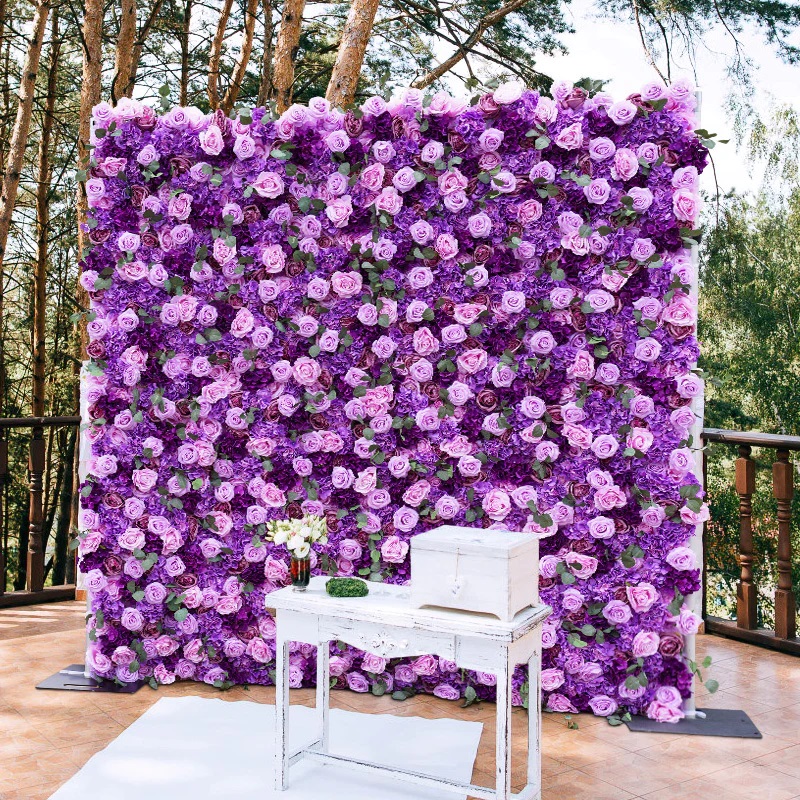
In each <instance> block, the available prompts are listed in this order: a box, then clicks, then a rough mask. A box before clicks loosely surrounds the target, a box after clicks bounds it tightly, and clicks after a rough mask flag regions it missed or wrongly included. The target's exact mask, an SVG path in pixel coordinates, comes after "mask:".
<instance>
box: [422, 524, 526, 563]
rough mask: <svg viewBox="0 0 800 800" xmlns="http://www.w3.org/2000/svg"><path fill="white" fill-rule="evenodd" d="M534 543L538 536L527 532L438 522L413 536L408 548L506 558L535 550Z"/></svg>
mask: <svg viewBox="0 0 800 800" xmlns="http://www.w3.org/2000/svg"><path fill="white" fill-rule="evenodd" d="M537 545H538V539H537V538H536V537H535V536H533V535H532V534H530V533H517V532H514V531H501V530H487V529H486V528H462V527H459V526H457V525H442V526H441V527H439V528H434V529H433V530H430V531H425V533H420V534H417V535H416V536H414V537H413V538H412V539H411V552H412V554H413V553H414V551H415V550H416V551H417V552H419V551H422V550H425V551H436V552H446V553H463V554H464V555H478V556H482V557H484V558H504V559H508V558H511V557H513V556H517V555H520V554H523V553H526V552H530V551H533V552H534V553H535V552H536V551H537Z"/></svg>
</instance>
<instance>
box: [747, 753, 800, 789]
mask: <svg viewBox="0 0 800 800" xmlns="http://www.w3.org/2000/svg"><path fill="white" fill-rule="evenodd" d="M753 763H754V764H758V765H759V766H764V767H771V768H772V769H775V770H778V772H785V773H786V774H787V775H793V776H794V777H795V778H797V780H798V781H800V745H793V746H792V747H786V748H784V749H783V750H776V751H774V752H772V753H765V754H764V755H762V756H758V757H757V758H754V759H753Z"/></svg>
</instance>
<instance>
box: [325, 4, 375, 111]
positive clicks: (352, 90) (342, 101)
mask: <svg viewBox="0 0 800 800" xmlns="http://www.w3.org/2000/svg"><path fill="white" fill-rule="evenodd" d="M378 5H379V2H378V0H353V1H352V3H351V4H350V13H349V14H348V15H347V22H346V23H345V26H344V30H343V31H342V39H341V42H340V43H339V52H338V53H337V54H336V63H335V64H334V65H333V72H332V73H331V80H330V82H329V83H328V91H327V92H326V93H325V97H326V98H327V99H328V100H330V101H331V103H332V104H333V105H334V106H338V107H339V108H347V107H348V106H350V105H352V103H353V100H354V99H355V96H356V89H357V87H358V77H359V75H360V74H361V65H362V64H363V63H364V54H365V53H366V52H367V45H368V44H369V37H370V35H371V33H372V25H373V24H374V22H375V14H376V12H377V11H378Z"/></svg>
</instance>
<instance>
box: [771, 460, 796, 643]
mask: <svg viewBox="0 0 800 800" xmlns="http://www.w3.org/2000/svg"><path fill="white" fill-rule="evenodd" d="M777 458H778V460H777V461H775V462H774V463H773V465H772V491H773V494H774V495H775V499H776V500H777V501H778V588H777V589H776V590H775V635H776V636H777V637H779V638H781V639H794V638H795V635H796V633H797V628H796V623H795V601H794V592H793V591H792V540H791V536H790V530H789V526H790V523H791V519H792V496H793V495H794V465H793V464H792V462H791V461H789V451H788V450H786V449H783V448H779V449H778V451H777Z"/></svg>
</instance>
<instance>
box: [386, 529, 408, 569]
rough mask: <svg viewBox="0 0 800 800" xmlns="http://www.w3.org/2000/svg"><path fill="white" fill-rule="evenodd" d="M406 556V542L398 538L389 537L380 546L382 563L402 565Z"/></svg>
mask: <svg viewBox="0 0 800 800" xmlns="http://www.w3.org/2000/svg"><path fill="white" fill-rule="evenodd" d="M407 554H408V542H404V541H403V540H402V539H400V538H399V537H398V536H389V537H388V538H387V539H385V540H384V541H383V543H382V544H381V556H382V557H383V560H384V561H388V562H390V563H392V564H402V563H403V561H405V558H406V555H407Z"/></svg>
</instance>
